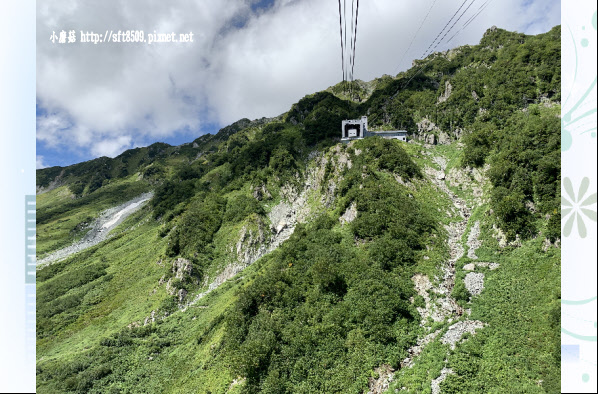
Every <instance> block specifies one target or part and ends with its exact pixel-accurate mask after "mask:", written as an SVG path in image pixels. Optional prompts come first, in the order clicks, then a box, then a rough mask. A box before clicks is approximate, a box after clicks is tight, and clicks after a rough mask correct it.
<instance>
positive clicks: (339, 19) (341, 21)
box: [338, 0, 345, 82]
mask: <svg viewBox="0 0 598 394" xmlns="http://www.w3.org/2000/svg"><path fill="white" fill-rule="evenodd" d="M338 24H339V27H340V33H341V67H342V69H343V82H345V48H344V46H343V17H342V13H341V0H338Z"/></svg>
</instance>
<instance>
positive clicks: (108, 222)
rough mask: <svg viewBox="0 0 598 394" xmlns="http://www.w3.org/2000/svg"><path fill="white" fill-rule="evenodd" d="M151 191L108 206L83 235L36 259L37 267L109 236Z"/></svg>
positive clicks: (147, 197)
mask: <svg viewBox="0 0 598 394" xmlns="http://www.w3.org/2000/svg"><path fill="white" fill-rule="evenodd" d="M153 195H154V194H153V193H151V192H150V193H144V194H142V195H140V196H138V197H135V198H134V199H132V200H130V201H127V202H125V203H124V204H121V205H118V206H116V207H114V208H109V209H107V210H105V211H104V212H102V213H101V214H100V216H99V217H98V218H97V219H96V220H95V221H94V222H93V223H92V224H91V226H90V227H91V228H90V230H89V231H88V232H87V234H85V236H84V237H83V238H82V239H81V240H80V241H77V242H75V243H73V244H72V245H70V246H67V247H66V248H63V249H59V250H57V251H55V252H52V253H50V254H49V255H47V256H46V257H44V258H43V259H39V260H38V261H37V268H38V269H39V268H42V267H44V266H46V265H48V264H52V263H54V262H57V261H60V260H64V259H66V258H67V257H69V256H70V255H72V254H73V253H78V252H81V251H82V250H85V249H87V248H89V247H92V246H94V245H97V244H99V243H100V242H102V241H105V240H106V239H108V238H110V237H111V236H112V234H110V231H112V230H113V229H114V228H116V227H117V226H118V225H119V224H121V223H122V222H123V221H124V220H125V219H126V218H127V217H129V216H130V215H131V214H132V213H134V212H136V211H137V210H139V209H140V208H141V207H142V206H143V205H145V203H147V201H149V199H150V198H152V196H153Z"/></svg>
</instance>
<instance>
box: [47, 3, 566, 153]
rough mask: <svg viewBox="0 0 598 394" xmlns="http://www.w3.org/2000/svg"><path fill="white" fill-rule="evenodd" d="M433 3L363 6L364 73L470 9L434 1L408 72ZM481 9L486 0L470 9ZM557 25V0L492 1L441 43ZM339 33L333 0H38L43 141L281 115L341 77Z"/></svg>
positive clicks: (98, 139) (360, 50)
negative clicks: (110, 38)
mask: <svg viewBox="0 0 598 394" xmlns="http://www.w3.org/2000/svg"><path fill="white" fill-rule="evenodd" d="M431 1H432V0H430V1H427V2H422V1H415V0H413V1H409V2H399V1H396V0H379V1H375V2H361V3H360V9H359V24H358V37H357V54H356V62H355V77H356V78H359V79H363V80H371V79H373V78H376V77H378V76H381V75H382V74H385V73H386V74H392V75H394V74H396V73H397V72H398V71H401V70H404V69H406V68H407V67H408V66H409V65H410V64H411V60H412V59H414V58H418V57H419V56H420V55H421V54H423V52H424V50H425V49H426V48H427V47H428V45H429V43H430V42H431V41H432V40H433V39H434V37H436V36H437V34H438V32H439V31H440V30H441V29H442V27H443V26H444V25H445V24H446V23H447V22H448V19H449V18H450V16H451V15H453V13H454V12H455V11H456V9H457V8H458V7H459V5H460V4H461V0H446V1H442V2H436V5H435V7H434V9H433V10H432V12H431V13H430V16H429V18H428V20H427V21H426V24H425V25H424V27H423V28H422V29H421V31H420V32H419V34H418V36H417V37H416V39H415V41H414V44H413V47H412V49H411V50H410V51H409V53H408V54H407V55H406V56H404V59H405V60H404V61H403V62H402V64H401V65H400V67H398V66H399V64H398V63H399V60H400V59H401V57H403V53H404V51H405V50H406V49H407V46H408V44H409V42H410V41H411V39H412V37H413V33H414V32H415V31H416V30H417V28H418V27H419V24H420V22H421V20H422V19H423V17H424V15H425V14H426V12H427V11H428V8H429V6H430V4H431ZM478 3H479V4H478ZM482 4H483V2H482V1H481V0H477V2H476V3H474V4H473V5H472V7H471V11H472V12H473V11H474V10H476V9H478V8H479V6H481V5H482ZM464 18H465V17H464ZM558 23H560V2H558V1H555V0H552V1H541V0H536V1H529V0H504V1H501V2H491V3H490V6H489V7H488V8H487V9H486V10H485V11H484V13H482V14H480V16H479V17H478V18H477V19H476V20H475V21H474V22H473V23H472V24H471V25H470V26H469V27H468V28H467V29H466V30H464V31H463V32H461V33H460V34H459V35H458V36H457V37H455V39H454V40H453V41H452V42H451V43H450V44H449V46H446V45H440V46H439V47H438V48H437V49H438V50H445V49H448V47H454V46H458V45H462V44H465V43H469V44H475V43H477V42H478V41H479V39H480V38H481V36H482V34H483V32H484V31H485V30H486V29H487V28H489V27H490V26H492V25H497V26H498V27H501V28H505V29H509V30H517V31H522V32H526V33H530V34H536V33H540V32H544V31H547V30H548V29H550V28H551V27H552V26H554V25H556V24H558ZM239 26H242V28H240V29H239V28H238V27H239ZM460 26H461V23H459V24H457V25H456V29H457V28H459V27H460ZM63 29H64V30H67V31H68V30H70V29H73V30H75V31H76V32H77V39H78V40H79V39H80V31H81V30H83V31H92V30H93V31H94V32H101V33H104V32H105V31H106V30H107V29H108V30H113V31H117V30H119V29H120V30H124V29H139V30H144V31H145V32H146V33H147V32H154V30H155V31H157V32H175V33H186V32H190V31H192V32H193V33H194V40H195V42H194V43H192V44H182V43H181V44H172V43H161V44H153V45H145V44H130V43H120V44H118V43H112V44H108V43H105V44H97V45H94V44H83V43H76V44H58V43H56V44H53V43H52V42H51V41H50V40H49V37H50V35H51V34H52V32H53V31H55V32H56V33H58V32H60V31H61V30H63ZM338 29H339V26H338V8H337V3H336V2H334V1H321V0H277V1H276V3H275V5H274V6H273V7H272V8H270V9H268V10H267V11H265V12H258V13H257V14H251V11H250V2H249V1H244V0H222V1H205V0H196V1H194V2H188V1H185V0H178V1H171V2H159V1H141V0H127V1H125V0H119V1H104V2H85V3H80V2H74V1H67V0H61V1H53V2H41V1H40V2H38V17H37V97H38V103H39V104H40V105H41V106H42V107H44V108H45V109H47V111H48V113H49V114H52V115H49V116H46V117H43V118H42V119H38V134H37V137H38V140H39V141H41V142H43V143H45V144H47V145H48V146H54V147H60V146H65V144H70V148H71V149H72V148H73V146H72V145H73V144H75V145H76V146H77V147H80V148H83V149H87V150H89V151H90V152H92V153H93V154H115V153H117V151H118V150H119V149H126V148H128V147H129V146H131V145H135V144H137V143H139V141H155V140H156V139H159V138H163V137H168V136H172V135H173V134H175V133H177V132H180V130H186V131H187V132H188V133H192V134H193V135H199V134H200V133H201V127H202V124H204V123H206V122H218V123H221V124H223V125H226V124H229V123H231V122H234V121H236V120H238V119H239V118H241V117H248V118H259V117H262V116H274V115H278V114H280V113H283V112H285V111H286V110H288V109H289V108H290V105H291V104H292V103H294V102H296V101H297V100H299V99H300V98H301V97H303V96H304V95H306V94H310V93H313V92H315V91H319V90H322V89H325V88H326V87H328V86H330V85H333V84H335V83H337V82H339V80H340V79H341V65H340V63H341V62H340V39H339V31H338ZM451 35H452V34H451ZM68 124H70V125H71V127H68ZM123 136H127V137H126V138H123ZM66 146H69V145H66Z"/></svg>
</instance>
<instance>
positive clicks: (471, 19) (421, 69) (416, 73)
mask: <svg viewBox="0 0 598 394" xmlns="http://www.w3.org/2000/svg"><path fill="white" fill-rule="evenodd" d="M492 1H493V0H487V1H486V3H484V4H482V6H481V7H480V8H479V11H478V12H477V13H476V14H475V15H474V16H473V17H472V18H470V19H469V20H468V21H467V22H466V23H465V24H464V26H463V27H462V28H461V29H460V30H459V31H457V32H456V33H455V34H454V35H453V36H452V37H451V38H450V40H452V39H453V38H454V37H455V36H457V35H458V34H459V33H461V32H462V31H463V30H464V29H465V28H466V27H467V26H468V25H469V24H470V23H472V22H473V21H474V20H475V19H476V18H477V17H478V16H479V15H480V14H481V13H482V12H483V11H484V10H485V9H486V7H487V6H488V5H489V3H491V2H492ZM450 40H449V41H447V42H450ZM429 65H430V62H427V63H426V64H424V65H423V66H422V67H420V68H419V70H417V71H416V72H415V74H413V76H411V78H409V80H408V81H407V83H405V84H403V86H402V87H401V88H400V90H403V89H404V88H405V87H406V86H408V85H409V83H410V82H411V81H412V80H413V78H415V77H416V76H417V75H418V74H419V73H420V72H422V71H423V70H424V69H425V68H427V67H428V66H429Z"/></svg>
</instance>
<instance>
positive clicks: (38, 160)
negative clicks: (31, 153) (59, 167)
mask: <svg viewBox="0 0 598 394" xmlns="http://www.w3.org/2000/svg"><path fill="white" fill-rule="evenodd" d="M46 167H48V166H47V165H46V164H45V163H44V157H43V156H41V155H37V156H35V169H36V170H39V169H41V168H46Z"/></svg>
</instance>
